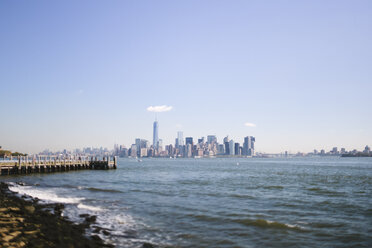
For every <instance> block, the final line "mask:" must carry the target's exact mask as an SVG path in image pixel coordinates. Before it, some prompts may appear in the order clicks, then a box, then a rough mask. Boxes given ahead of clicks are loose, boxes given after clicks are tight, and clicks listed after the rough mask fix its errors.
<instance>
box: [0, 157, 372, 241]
mask: <svg viewBox="0 0 372 248" xmlns="http://www.w3.org/2000/svg"><path fill="white" fill-rule="evenodd" d="M1 180H3V181H4V180H5V181H12V182H15V181H22V182H25V183H26V185H27V186H19V185H14V186H12V190H14V191H17V192H19V193H26V194H29V195H32V196H35V197H39V198H40V199H42V200H45V201H50V202H63V203H66V206H67V207H66V210H65V212H64V215H67V216H68V217H69V218H71V219H72V220H74V221H81V219H80V218H79V217H78V216H79V214H81V213H90V214H96V215H98V219H97V222H98V225H100V226H102V227H105V228H108V229H110V230H111V231H110V232H111V236H104V235H103V234H102V235H101V236H102V238H105V239H106V240H107V241H108V242H111V243H113V244H115V245H116V246H117V247H140V246H141V245H142V244H143V242H150V243H153V244H157V245H159V246H160V247H165V246H171V247H372V159H371V158H338V157H337V158H336V157H334V158H295V159H143V161H142V162H137V160H131V159H121V160H119V166H118V169H117V170H109V171H90V170H86V171H79V172H68V173H55V174H34V175H30V176H19V177H2V178H1Z"/></svg>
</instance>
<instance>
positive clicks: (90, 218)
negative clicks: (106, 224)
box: [85, 215, 97, 223]
mask: <svg viewBox="0 0 372 248" xmlns="http://www.w3.org/2000/svg"><path fill="white" fill-rule="evenodd" d="M96 220H97V216H95V215H92V216H88V217H85V222H87V223H94V222H96Z"/></svg>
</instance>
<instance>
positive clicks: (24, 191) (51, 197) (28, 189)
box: [9, 184, 84, 204]
mask: <svg viewBox="0 0 372 248" xmlns="http://www.w3.org/2000/svg"><path fill="white" fill-rule="evenodd" d="M9 190H11V191H13V192H16V193H18V194H20V195H28V196H31V197H33V198H38V199H40V200H42V201H45V202H57V203H66V204H78V203H80V202H81V201H82V200H84V198H79V197H61V196H58V195H57V194H56V193H54V192H52V191H48V190H40V189H36V188H34V187H32V186H20V185H17V184H9Z"/></svg>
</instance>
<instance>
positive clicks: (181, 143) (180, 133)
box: [177, 131, 184, 146]
mask: <svg viewBox="0 0 372 248" xmlns="http://www.w3.org/2000/svg"><path fill="white" fill-rule="evenodd" d="M177 138H178V145H179V146H183V145H184V143H183V132H181V131H180V132H178V133H177Z"/></svg>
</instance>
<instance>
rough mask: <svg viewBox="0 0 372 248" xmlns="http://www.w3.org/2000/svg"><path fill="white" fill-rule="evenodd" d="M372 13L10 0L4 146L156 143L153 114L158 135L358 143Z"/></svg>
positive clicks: (322, 5) (340, 4)
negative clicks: (141, 140) (156, 120)
mask: <svg viewBox="0 0 372 248" xmlns="http://www.w3.org/2000/svg"><path fill="white" fill-rule="evenodd" d="M371 10H372V2H371V1H363V0H362V1H357V2H355V1H343V0H341V1H320V0H315V1H311V2H306V3H304V2H298V1H265V2H262V1H239V0H238V1H234V3H230V2H224V1H209V0H206V1H177V2H174V1H156V2H153V1H143V2H142V1H141V2H137V1H110V3H106V2H101V1H92V2H90V3H87V2H80V1H78V2H75V1H64V2H63V3H62V2H41V1H32V3H31V2H29V1H2V2H0V27H1V30H2V34H3V36H4V37H6V39H1V40H0V53H1V55H2V56H1V57H0V84H1V91H0V106H1V107H2V108H1V117H0V143H1V144H0V145H2V146H3V147H4V148H5V147H6V148H7V149H10V150H17V151H20V152H24V153H36V152H39V151H42V150H44V149H46V148H48V149H51V150H63V149H73V148H76V147H87V146H94V147H100V146H103V147H112V146H113V144H121V143H124V144H128V145H129V144H132V143H133V140H135V139H136V138H138V137H143V138H145V139H147V140H149V141H152V135H153V130H152V129H151V128H149V125H150V126H151V123H152V122H153V120H154V117H155V115H157V118H158V121H159V122H160V123H161V125H159V135H160V137H161V138H162V142H163V144H170V143H174V141H175V140H174V139H175V138H176V135H177V131H179V130H182V131H183V132H184V137H202V136H206V135H209V134H213V135H216V136H217V137H218V139H219V140H221V139H223V137H225V136H226V135H229V136H230V137H231V138H233V139H240V137H246V136H247V135H251V136H254V137H257V139H258V140H259V141H257V143H256V144H257V151H261V152H267V153H280V152H283V151H291V152H293V153H296V152H297V151H312V150H313V149H314V148H317V149H319V150H320V149H325V150H331V149H332V148H333V147H335V146H337V147H344V148H346V149H347V150H352V149H363V147H365V145H367V144H369V142H370V141H371V140H372V130H371V128H370V127H371V126H372V116H371V115H370V112H371V110H370V108H371V107H370V106H372V99H371V97H370V92H371V91H372V84H371V82H370V81H371V78H372V71H371V70H370V68H371V67H372V60H371V59H370V58H371V57H372V29H371V28H370V26H371V25H372V12H371ZM66 16H68V17H69V18H67V19H66ZM61 20H63V21H61ZM240 142H242V141H240Z"/></svg>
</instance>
